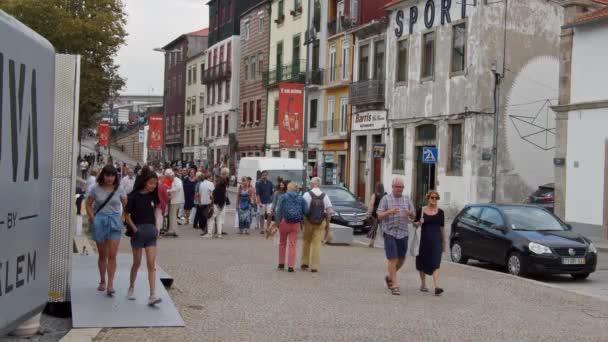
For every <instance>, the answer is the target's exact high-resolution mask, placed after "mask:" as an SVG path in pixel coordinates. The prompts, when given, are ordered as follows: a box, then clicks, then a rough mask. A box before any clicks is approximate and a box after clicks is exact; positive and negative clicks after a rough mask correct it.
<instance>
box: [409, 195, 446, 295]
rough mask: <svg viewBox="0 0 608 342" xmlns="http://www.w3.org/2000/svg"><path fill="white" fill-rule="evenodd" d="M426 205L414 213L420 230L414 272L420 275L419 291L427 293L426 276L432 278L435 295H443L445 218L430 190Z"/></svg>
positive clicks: (437, 196)
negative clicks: (441, 266) (442, 267)
mask: <svg viewBox="0 0 608 342" xmlns="http://www.w3.org/2000/svg"><path fill="white" fill-rule="evenodd" d="M426 200H427V205H426V206H424V207H422V208H420V209H418V210H417V211H416V220H415V222H416V224H417V225H418V226H419V227H421V229H420V245H419V251H418V256H417V257H416V270H418V273H419V274H420V291H421V292H428V291H429V290H428V288H427V287H426V276H427V275H430V276H432V277H433V285H434V287H435V295H436V296H439V295H441V294H442V293H443V289H442V288H441V287H440V286H439V267H440V265H441V255H442V254H443V253H444V252H445V243H446V236H445V217H444V214H443V210H441V209H439V207H438V205H437V201H439V193H438V192H437V191H435V190H431V191H429V192H428V193H427V194H426Z"/></svg>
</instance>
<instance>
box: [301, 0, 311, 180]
mask: <svg viewBox="0 0 608 342" xmlns="http://www.w3.org/2000/svg"><path fill="white" fill-rule="evenodd" d="M310 2H311V1H310V0H307V4H308V5H307V6H308V10H307V11H306V12H307V13H306V32H307V33H308V35H309V36H308V37H309V39H308V41H306V73H305V81H304V115H303V116H304V120H303V121H304V146H303V148H302V154H303V156H302V159H303V162H304V171H303V172H302V188H303V189H306V185H307V184H308V179H307V178H308V175H307V169H308V125H309V123H308V88H309V85H310V76H311V75H310V74H311V71H310V58H311V57H310V44H311V43H312V42H313V41H314V37H310V11H311V8H312V6H310ZM313 10H314V9H313ZM305 36H306V35H305Z"/></svg>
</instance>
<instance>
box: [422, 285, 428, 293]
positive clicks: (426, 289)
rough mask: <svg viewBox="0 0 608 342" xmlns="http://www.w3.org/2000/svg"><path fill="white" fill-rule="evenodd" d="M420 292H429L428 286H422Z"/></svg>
mask: <svg viewBox="0 0 608 342" xmlns="http://www.w3.org/2000/svg"><path fill="white" fill-rule="evenodd" d="M420 292H429V289H428V287H426V286H420Z"/></svg>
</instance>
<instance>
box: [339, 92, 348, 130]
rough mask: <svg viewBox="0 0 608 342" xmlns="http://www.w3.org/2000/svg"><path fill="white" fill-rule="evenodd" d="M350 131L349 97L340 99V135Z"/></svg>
mask: <svg viewBox="0 0 608 342" xmlns="http://www.w3.org/2000/svg"><path fill="white" fill-rule="evenodd" d="M347 129H348V97H346V96H343V97H341V98H340V133H342V134H344V133H346V131H347Z"/></svg>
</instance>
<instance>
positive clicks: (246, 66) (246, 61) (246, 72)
mask: <svg viewBox="0 0 608 342" xmlns="http://www.w3.org/2000/svg"><path fill="white" fill-rule="evenodd" d="M244 64H245V81H247V80H248V79H249V58H245V59H244Z"/></svg>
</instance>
